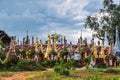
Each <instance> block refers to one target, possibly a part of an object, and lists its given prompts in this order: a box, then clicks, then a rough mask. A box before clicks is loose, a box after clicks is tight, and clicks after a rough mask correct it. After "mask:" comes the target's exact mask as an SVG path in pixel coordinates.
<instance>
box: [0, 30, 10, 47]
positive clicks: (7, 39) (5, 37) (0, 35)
mask: <svg viewBox="0 0 120 80" xmlns="http://www.w3.org/2000/svg"><path fill="white" fill-rule="evenodd" d="M0 40H1V41H3V43H4V44H6V45H9V43H10V40H11V38H10V37H9V36H8V34H7V33H5V31H3V30H0Z"/></svg>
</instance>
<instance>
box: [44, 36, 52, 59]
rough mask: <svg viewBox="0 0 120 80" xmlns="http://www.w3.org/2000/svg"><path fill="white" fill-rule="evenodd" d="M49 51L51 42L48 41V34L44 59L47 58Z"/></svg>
mask: <svg viewBox="0 0 120 80" xmlns="http://www.w3.org/2000/svg"><path fill="white" fill-rule="evenodd" d="M50 51H51V41H50V34H48V41H47V50H46V54H45V58H47V56H48V54H49V52H50Z"/></svg>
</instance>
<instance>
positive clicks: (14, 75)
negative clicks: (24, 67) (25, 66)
mask: <svg viewBox="0 0 120 80" xmlns="http://www.w3.org/2000/svg"><path fill="white" fill-rule="evenodd" d="M24 75H26V72H20V73H17V74H13V75H12V76H11V77H8V78H2V79H0V80H15V79H16V78H17V80H26V79H24V78H22V77H23V76H24Z"/></svg>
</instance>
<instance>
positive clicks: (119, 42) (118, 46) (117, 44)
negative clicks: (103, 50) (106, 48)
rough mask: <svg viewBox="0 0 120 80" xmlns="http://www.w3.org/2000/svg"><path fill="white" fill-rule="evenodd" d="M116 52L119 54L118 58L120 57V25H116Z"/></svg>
mask: <svg viewBox="0 0 120 80" xmlns="http://www.w3.org/2000/svg"><path fill="white" fill-rule="evenodd" d="M114 53H115V55H116V56H117V58H120V41H119V32H118V26H116V39H115V46H114Z"/></svg>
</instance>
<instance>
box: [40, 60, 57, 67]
mask: <svg viewBox="0 0 120 80" xmlns="http://www.w3.org/2000/svg"><path fill="white" fill-rule="evenodd" d="M55 64H56V61H53V60H46V61H44V62H41V65H42V66H44V67H49V68H52V67H54V66H55Z"/></svg>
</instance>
